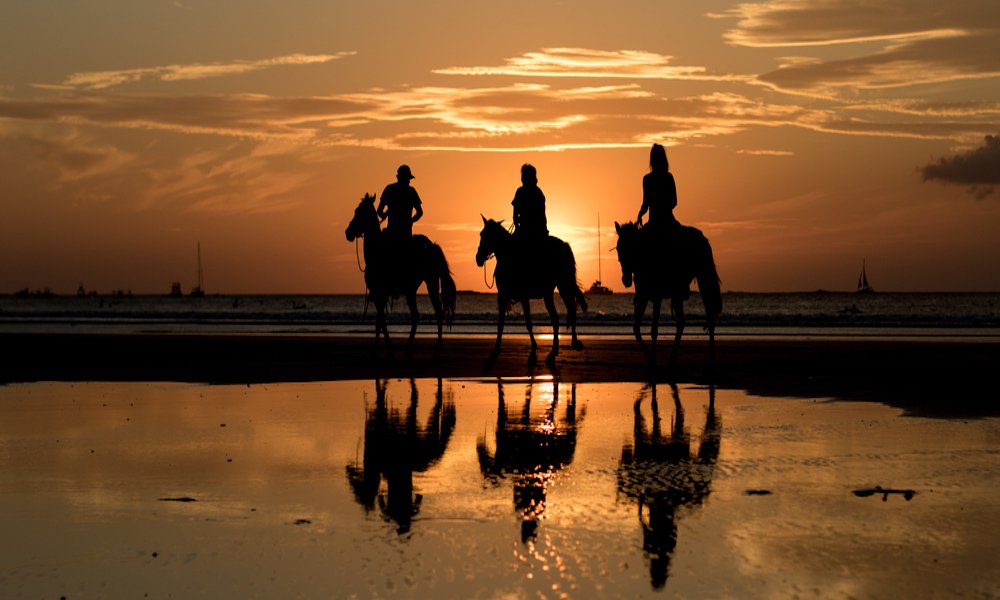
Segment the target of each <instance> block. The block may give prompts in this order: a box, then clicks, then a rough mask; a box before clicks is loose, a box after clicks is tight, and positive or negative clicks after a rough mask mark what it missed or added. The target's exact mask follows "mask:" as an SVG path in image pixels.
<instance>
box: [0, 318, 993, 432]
mask: <svg viewBox="0 0 1000 600" xmlns="http://www.w3.org/2000/svg"><path fill="white" fill-rule="evenodd" d="M561 341H562V349H561V351H560V354H559V356H558V359H557V361H556V364H555V367H554V368H549V367H548V366H547V365H546V364H545V362H544V358H545V354H546V353H547V352H548V348H549V346H550V341H549V340H547V339H540V341H539V354H538V362H537V364H535V365H533V366H532V365H531V364H529V361H528V353H529V344H528V341H527V339H526V338H525V337H524V336H511V337H509V338H505V340H504V346H503V350H502V352H501V354H500V356H499V358H498V359H497V360H496V361H495V362H490V361H489V355H490V351H491V350H492V348H493V340H492V339H487V338H454V337H452V338H447V339H446V340H445V344H444V348H443V350H442V352H441V354H440V356H438V357H435V354H434V346H435V341H434V340H431V339H426V338H421V339H418V340H417V343H416V347H415V350H414V352H413V353H412V355H409V356H406V355H405V354H404V352H403V345H402V344H396V345H395V352H394V356H393V358H391V359H389V358H388V357H387V356H386V353H385V348H384V346H382V347H380V349H379V351H378V352H373V344H372V341H371V338H368V337H343V336H341V337H338V336H324V335H263V336H252V335H218V334H211V335H180V334H142V335H91V334H69V335H67V334H53V335H45V334H0V383H12V382H29V381H177V382H198V383H216V384H222V383H263V382H301V381H342V380H357V379H361V380H365V379H367V380H371V379H373V378H375V377H418V378H426V377H445V378H493V377H525V376H543V375H552V376H555V377H558V379H559V380H561V381H565V382H646V381H661V382H663V381H671V382H676V383H697V384H707V383H713V384H714V385H716V386H717V387H719V388H726V389H742V390H745V391H747V392H749V393H752V394H755V395H761V396H797V397H811V398H827V397H829V398H838V399H845V400H869V401H878V402H883V403H885V404H888V405H891V406H896V407H900V408H903V409H905V410H906V411H908V412H909V413H913V414H925V415H937V416H956V417H963V416H972V417H976V416H991V415H998V414H1000V405H998V403H996V402H995V401H993V400H992V394H989V393H986V392H985V391H984V390H990V389H992V387H993V385H994V384H995V371H996V365H998V364H1000V343H996V342H994V341H976V340H972V339H970V340H960V341H954V340H934V339H925V338H920V339H906V338H902V339H891V340H890V339H880V338H858V339H849V340H842V339H816V338H814V339H771V338H758V339H727V338H720V339H719V340H718V341H717V343H716V361H715V363H714V368H713V367H711V366H710V361H709V357H708V343H707V340H705V339H704V338H694V339H685V340H684V342H683V347H682V351H681V354H680V357H679V359H678V362H677V365H676V366H675V367H674V368H668V367H667V365H666V363H667V357H668V346H669V338H667V340H666V341H667V343H663V342H662V341H661V343H660V345H659V346H658V349H659V354H658V358H657V366H656V367H654V368H650V367H649V366H648V364H647V363H646V361H645V359H644V358H643V356H642V354H641V353H640V352H639V350H638V346H637V345H636V343H635V341H634V340H622V339H602V338H586V337H585V338H583V341H584V344H585V348H584V349H583V350H580V351H574V350H571V349H570V348H569V347H568V338H566V337H564V338H563V339H562V340H561Z"/></svg>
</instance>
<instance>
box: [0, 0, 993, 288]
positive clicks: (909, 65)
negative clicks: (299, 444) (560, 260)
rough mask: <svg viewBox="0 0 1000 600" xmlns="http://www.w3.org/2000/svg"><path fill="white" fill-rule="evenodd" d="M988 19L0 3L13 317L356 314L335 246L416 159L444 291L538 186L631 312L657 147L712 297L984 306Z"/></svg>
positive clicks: (442, 1) (472, 269) (971, 15)
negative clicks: (974, 298)
mask: <svg viewBox="0 0 1000 600" xmlns="http://www.w3.org/2000/svg"><path fill="white" fill-rule="evenodd" d="M998 135H1000V5H998V4H997V3H996V2H994V1H992V0H989V1H968V0H958V1H953V2H948V3H941V2H933V3H932V2H929V1H913V0H886V1H882V2H867V1H862V0H843V1H837V0H828V1H824V2H800V1H795V0H782V1H780V2H779V1H771V2H748V3H732V2H665V1H662V0H658V1H647V2H628V1H625V2H618V3H608V2H603V1H586V2H573V3H549V2H535V1H532V2H508V3H505V4H503V5H498V4H496V3H490V4H486V3H478V2H459V1H451V0H438V1H434V2H412V3H398V2H386V1H378V0H375V1H371V2H364V3H341V2H326V1H320V0H315V1H290V2H289V1H285V2H270V1H247V0H212V1H208V0H174V1H169V0H165V1H151V2H133V1H131V0H114V1H110V0H100V1H97V2H88V3H80V2H70V3H67V2H57V1H54V0H51V1H50V0H36V1H33V2H5V3H2V4H0V202H2V203H3V205H2V206H3V213H2V214H3V218H2V219H0V293H3V292H13V291H16V290H18V289H21V288H24V287H28V288H32V289H34V288H42V287H49V288H52V289H53V290H55V291H57V292H61V293H71V292H73V291H74V290H75V289H76V287H77V285H79V284H80V283H83V284H84V285H85V286H86V287H87V288H88V289H97V290H99V291H102V292H109V291H111V290H113V289H130V290H132V291H134V292H135V293H163V292H166V291H168V289H169V286H170V283H171V282H172V281H175V280H180V281H181V282H182V283H183V285H184V287H185V288H189V287H190V286H192V285H193V284H194V283H195V279H196V275H197V273H196V247H197V243H198V242H199V241H200V243H201V246H202V252H203V261H204V269H205V286H206V288H207V290H208V292H209V293H327V292H361V291H363V290H364V283H363V280H362V276H361V274H360V273H359V272H358V268H357V264H356V258H355V248H354V245H353V244H349V243H348V242H346V241H345V239H344V235H343V231H344V227H345V226H346V222H347V220H348V219H349V217H350V215H351V212H352V211H353V208H354V206H355V205H356V203H357V202H358V200H359V199H360V198H361V197H362V196H363V195H364V193H365V192H380V191H381V190H382V188H383V187H384V186H385V185H386V184H387V183H389V182H390V181H392V180H393V179H394V174H395V170H396V167H397V166H398V165H399V164H401V163H406V164H409V165H410V166H411V167H412V169H413V172H414V174H415V175H416V177H417V178H416V179H415V180H414V181H413V184H414V186H415V187H416V188H417V190H418V191H419V193H420V196H421V198H422V199H423V202H424V209H425V217H424V219H423V220H421V221H420V222H419V223H417V225H416V227H415V230H416V231H417V232H419V233H424V234H426V235H428V236H429V237H431V238H432V239H433V240H435V241H437V242H438V243H440V244H441V246H442V247H443V248H444V251H445V254H446V255H447V257H448V260H449V262H450V264H451V268H452V270H453V272H454V274H455V278H456V281H457V283H458V286H459V288H460V289H474V290H485V284H484V282H483V272H482V270H481V269H478V268H477V267H476V265H475V260H474V255H475V249H476V244H477V243H478V231H479V228H480V226H481V224H482V222H481V220H480V218H479V215H480V214H485V215H486V216H488V217H494V218H498V219H499V218H505V219H509V218H510V211H511V207H510V200H511V198H512V197H513V194H514V190H515V189H516V188H517V186H518V185H519V167H520V165H521V164H522V163H524V162H531V163H533V164H534V165H536V167H537V168H538V174H539V185H540V187H541V188H542V189H543V190H544V192H545V195H546V198H547V203H548V204H547V208H548V221H549V227H550V230H551V231H552V232H553V233H554V234H555V235H558V236H560V237H563V238H564V239H565V240H567V241H568V242H570V244H571V245H572V247H573V249H574V251H575V253H576V256H577V262H578V265H579V272H580V279H581V281H582V283H583V284H584V286H585V287H586V286H587V285H589V284H590V282H591V281H592V280H594V279H596V278H597V276H598V262H597V258H598V253H597V247H598V238H597V228H598V214H599V215H600V225H601V227H600V233H601V235H602V240H601V244H600V245H601V249H602V255H603V262H602V263H601V270H602V275H603V279H604V281H605V283H606V284H609V285H611V287H612V288H613V289H616V290H619V291H620V290H622V289H623V288H622V286H621V283H620V277H619V276H620V271H619V269H618V265H617V262H616V261H615V258H614V254H613V253H609V252H608V250H610V248H611V247H612V246H613V245H614V226H613V223H614V221H615V220H618V221H625V220H631V219H634V218H635V215H636V213H637V211H638V208H639V204H640V202H641V179H642V175H643V174H644V173H645V172H646V170H647V162H648V150H649V146H650V144H651V143H653V142H660V143H663V144H666V145H668V156H669V158H670V162H671V169H672V171H673V172H674V175H675V177H676V179H677V185H678V194H679V205H678V208H677V210H676V211H675V214H676V216H677V217H678V218H679V219H680V220H681V221H682V222H684V223H686V224H690V225H694V226H696V227H699V228H700V229H702V230H703V231H704V232H705V234H706V235H707V236H708V237H709V239H710V241H711V243H712V245H713V247H714V249H715V256H716V261H717V263H718V267H719V271H720V274H721V276H722V279H723V289H724V290H741V291H788V290H814V289H818V288H823V289H830V290H850V289H853V286H854V283H855V281H856V278H857V274H858V271H859V270H860V267H861V262H862V260H865V261H866V262H867V266H868V272H869V276H870V278H871V280H872V283H873V285H874V286H875V287H876V288H877V289H879V290H884V291H890V290H900V291H906V290H957V291H978V290H984V291H997V290H1000V235H997V234H998V233H1000V188H998V185H1000V139H998V138H996V137H993V136H998Z"/></svg>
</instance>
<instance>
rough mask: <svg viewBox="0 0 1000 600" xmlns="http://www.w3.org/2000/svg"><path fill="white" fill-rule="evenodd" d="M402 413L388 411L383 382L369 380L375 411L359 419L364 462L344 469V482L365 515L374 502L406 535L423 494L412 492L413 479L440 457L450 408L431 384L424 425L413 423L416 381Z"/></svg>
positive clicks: (452, 406) (448, 428) (451, 425)
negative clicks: (431, 396) (362, 421)
mask: <svg viewBox="0 0 1000 600" xmlns="http://www.w3.org/2000/svg"><path fill="white" fill-rule="evenodd" d="M409 384H410V385H409V387H410V390H409V391H410V398H409V402H408V403H407V404H406V410H405V411H400V410H399V409H397V408H395V407H392V406H390V402H389V400H388V398H387V394H386V390H387V388H388V385H389V383H388V381H385V380H381V379H376V380H375V406H373V407H371V408H369V409H368V410H367V411H366V412H367V416H366V418H365V435H364V455H363V456H364V457H363V459H362V461H361V463H360V464H359V463H358V462H357V461H355V462H353V463H351V464H349V465H347V479H348V481H349V482H350V484H351V489H352V490H353V492H354V498H355V499H356V500H357V502H358V504H360V505H361V506H363V507H364V508H365V511H366V512H370V511H372V510H374V509H375V505H376V503H377V504H378V508H379V510H380V511H381V513H382V515H383V516H384V517H385V519H386V520H389V521H392V522H394V523H395V524H396V531H397V532H398V533H400V534H403V533H408V532H409V531H410V526H411V524H412V520H413V517H415V516H416V515H417V513H418V512H419V511H420V503H421V502H422V500H423V495H422V494H420V493H419V492H417V491H416V490H414V487H413V474H414V473H423V472H426V471H427V470H428V469H429V468H431V467H432V466H433V465H434V464H435V463H436V462H437V461H438V460H440V459H441V457H442V456H444V453H445V450H447V448H448V441H449V440H450V439H451V434H452V432H453V431H454V430H455V421H456V417H455V403H454V401H453V399H452V398H451V395H450V394H449V395H448V398H447V400H446V399H445V394H444V392H443V390H442V383H441V379H438V380H437V393H436V394H435V396H434V406H433V408H432V409H431V412H430V416H429V417H428V419H427V422H426V423H425V424H424V425H423V426H422V427H421V426H420V425H419V423H418V422H417V403H418V400H419V393H418V391H417V384H416V381H414V380H413V379H411V380H410V382H409Z"/></svg>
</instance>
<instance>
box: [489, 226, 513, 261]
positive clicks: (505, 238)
mask: <svg viewBox="0 0 1000 600" xmlns="http://www.w3.org/2000/svg"><path fill="white" fill-rule="evenodd" d="M513 240H514V238H513V236H511V235H510V234H509V233H507V232H506V231H503V232H499V233H497V236H496V247H495V248H494V249H493V254H495V255H496V257H497V260H498V261H499V260H502V259H504V258H506V257H507V256H509V255H510V248H511V245H512V242H513Z"/></svg>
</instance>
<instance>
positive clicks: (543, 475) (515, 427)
mask: <svg viewBox="0 0 1000 600" xmlns="http://www.w3.org/2000/svg"><path fill="white" fill-rule="evenodd" d="M551 385H552V393H551V398H550V399H549V400H548V402H547V403H545V405H544V406H543V407H542V412H541V414H538V413H537V411H536V414H535V415H534V416H533V415H532V414H531V413H532V410H531V409H532V402H531V393H532V387H533V386H532V385H531V384H529V385H528V387H527V389H526V391H525V400H524V406H523V407H522V408H521V414H520V417H519V418H518V417H513V418H509V417H508V415H507V403H506V401H505V399H504V392H503V384H502V383H497V396H498V405H497V427H496V443H495V446H494V450H493V452H492V453H491V452H490V450H489V448H488V447H487V444H486V438H485V437H483V438H480V440H479V442H478V443H477V444H476V452H477V454H478V455H479V468H480V470H481V471H482V473H483V477H485V478H486V479H487V481H490V482H491V483H493V484H494V485H499V483H500V480H501V479H503V478H504V477H505V476H507V475H509V476H511V478H512V479H513V485H514V508H515V509H516V510H517V511H518V512H519V513H520V514H521V519H522V520H521V541H522V542H525V543H527V541H528V540H530V539H532V538H534V537H535V531H536V530H537V528H538V519H539V518H541V516H542V515H543V514H544V512H545V491H546V488H547V486H548V483H549V480H550V479H552V477H553V476H554V475H555V472H556V471H558V470H559V469H561V468H562V467H563V466H565V465H568V464H570V463H571V462H573V453H574V452H575V451H576V431H577V426H578V425H579V422H580V420H582V419H583V414H581V415H580V420H578V419H577V415H576V384H573V386H572V388H571V394H570V401H569V402H568V403H567V405H566V409H565V413H564V416H563V417H562V418H561V419H560V418H558V417H557V408H558V404H559V383H558V382H553V383H552V384H551Z"/></svg>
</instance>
